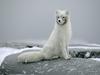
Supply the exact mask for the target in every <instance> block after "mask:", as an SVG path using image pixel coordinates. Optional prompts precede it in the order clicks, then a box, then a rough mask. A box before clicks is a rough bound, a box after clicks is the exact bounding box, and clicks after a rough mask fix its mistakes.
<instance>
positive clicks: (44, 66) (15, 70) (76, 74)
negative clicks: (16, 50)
mask: <svg viewBox="0 0 100 75" xmlns="http://www.w3.org/2000/svg"><path fill="white" fill-rule="evenodd" d="M18 55H19V54H14V55H10V56H8V57H6V58H5V60H4V61H3V63H2V65H1V67H3V69H2V70H1V74H5V73H7V74H34V75H100V62H98V61H95V60H91V59H82V58H71V59H70V60H64V59H61V58H59V59H54V60H44V61H39V62H35V63H28V64H23V63H19V62H17V56H18Z"/></svg>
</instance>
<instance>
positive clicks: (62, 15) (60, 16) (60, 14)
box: [56, 10, 69, 25]
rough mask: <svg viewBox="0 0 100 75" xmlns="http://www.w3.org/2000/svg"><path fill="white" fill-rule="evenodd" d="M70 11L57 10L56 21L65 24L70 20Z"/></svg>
mask: <svg viewBox="0 0 100 75" xmlns="http://www.w3.org/2000/svg"><path fill="white" fill-rule="evenodd" d="M68 16H69V12H68V11H66V10H57V11H56V22H57V24H58V25H65V24H66V23H67V21H68Z"/></svg>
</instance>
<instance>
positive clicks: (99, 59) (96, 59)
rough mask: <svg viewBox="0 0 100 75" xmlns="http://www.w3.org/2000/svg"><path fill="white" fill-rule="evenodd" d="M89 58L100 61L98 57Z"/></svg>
mask: <svg viewBox="0 0 100 75" xmlns="http://www.w3.org/2000/svg"><path fill="white" fill-rule="evenodd" d="M91 60H95V61H99V62H100V58H91Z"/></svg>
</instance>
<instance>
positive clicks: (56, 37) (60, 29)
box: [18, 10, 72, 62]
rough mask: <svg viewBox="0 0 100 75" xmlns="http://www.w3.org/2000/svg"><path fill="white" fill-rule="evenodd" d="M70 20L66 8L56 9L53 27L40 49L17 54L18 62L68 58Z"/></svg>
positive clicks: (70, 31)
mask: <svg viewBox="0 0 100 75" xmlns="http://www.w3.org/2000/svg"><path fill="white" fill-rule="evenodd" d="M71 34H72V30H71V21H70V15H69V12H68V11H66V10H57V11H56V20H55V26H54V29H53V31H52V33H51V35H50V37H49V39H48V41H47V42H46V44H45V45H44V47H43V48H42V49H41V50H40V51H33V52H24V53H22V54H20V55H19V56H18V61H19V62H36V61H40V60H43V59H53V58H58V57H61V58H64V59H70V58H71V56H70V54H69V50H68V45H69V42H70V39H71Z"/></svg>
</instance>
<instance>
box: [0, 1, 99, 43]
mask: <svg viewBox="0 0 100 75" xmlns="http://www.w3.org/2000/svg"><path fill="white" fill-rule="evenodd" d="M57 9H66V10H69V11H70V12H71V22H72V31H73V36H72V41H76V42H90V43H98V44H100V0H0V41H12V40H47V39H48V37H49V35H50V33H51V31H52V29H53V27H54V24H55V11H56V10H57Z"/></svg>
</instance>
